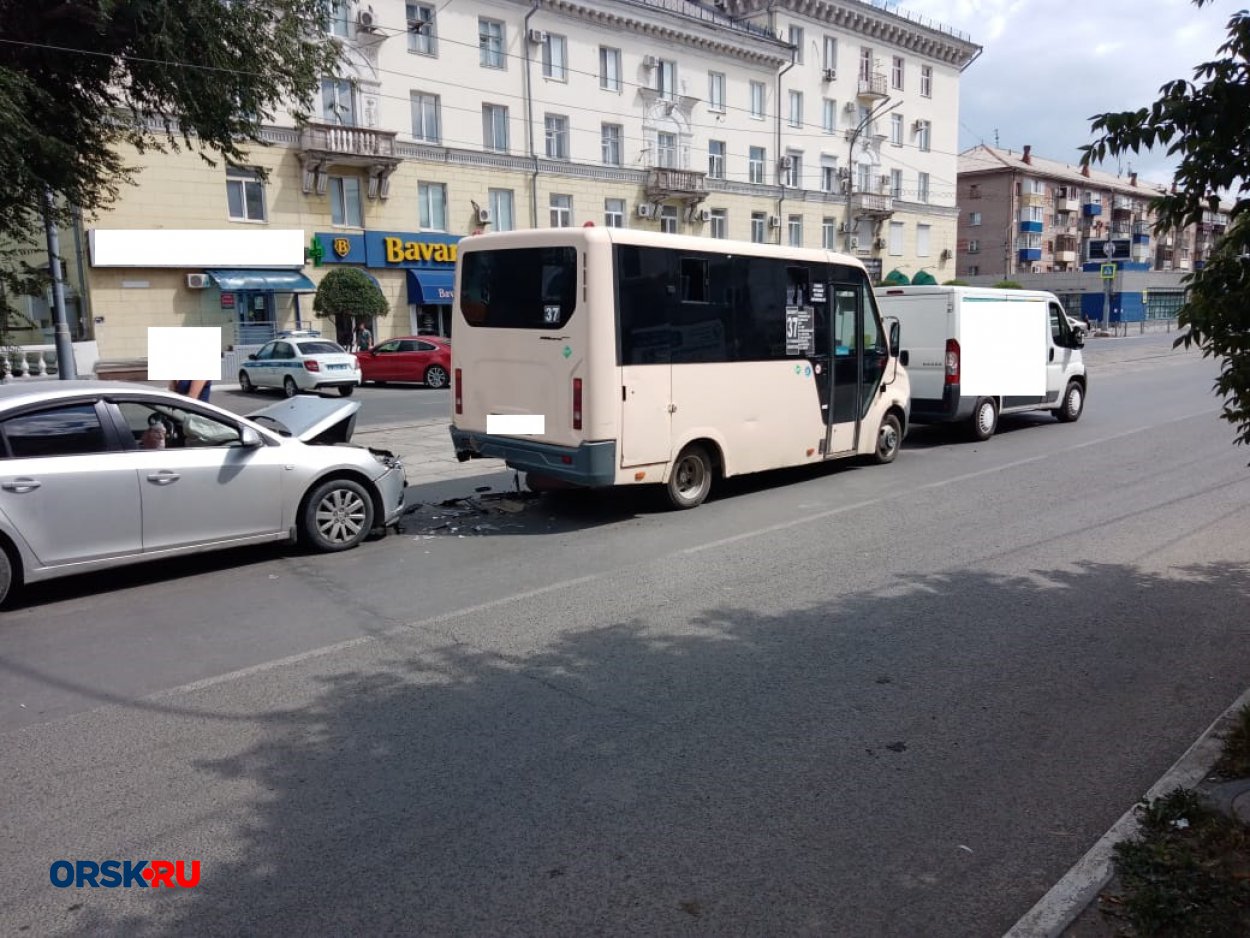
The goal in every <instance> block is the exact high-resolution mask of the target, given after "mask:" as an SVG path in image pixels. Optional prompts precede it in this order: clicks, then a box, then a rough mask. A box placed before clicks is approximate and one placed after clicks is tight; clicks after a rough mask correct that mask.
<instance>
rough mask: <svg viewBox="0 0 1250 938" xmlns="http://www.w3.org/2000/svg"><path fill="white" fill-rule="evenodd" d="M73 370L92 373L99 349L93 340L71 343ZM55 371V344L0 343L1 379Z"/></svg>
mask: <svg viewBox="0 0 1250 938" xmlns="http://www.w3.org/2000/svg"><path fill="white" fill-rule="evenodd" d="M73 348H74V370H75V371H77V373H78V377H80V378H89V377H92V376H93V375H94V374H95V363H96V362H97V361H99V360H100V349H99V346H97V345H96V343H95V342H74V343H73ZM56 373H57V360H56V346H55V345H14V346H7V347H6V346H0V380H4V381H11V380H16V379H19V378H46V377H48V376H50V375H55V374H56Z"/></svg>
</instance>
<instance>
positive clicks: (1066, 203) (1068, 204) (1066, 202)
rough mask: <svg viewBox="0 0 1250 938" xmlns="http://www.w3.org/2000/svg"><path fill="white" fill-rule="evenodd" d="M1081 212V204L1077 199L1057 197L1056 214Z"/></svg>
mask: <svg viewBox="0 0 1250 938" xmlns="http://www.w3.org/2000/svg"><path fill="white" fill-rule="evenodd" d="M1080 210H1081V203H1080V202H1078V201H1077V200H1076V199H1074V198H1071V197H1070V196H1064V195H1059V196H1055V211H1056V212H1079V211H1080Z"/></svg>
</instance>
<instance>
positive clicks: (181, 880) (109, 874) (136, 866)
mask: <svg viewBox="0 0 1250 938" xmlns="http://www.w3.org/2000/svg"><path fill="white" fill-rule="evenodd" d="M48 878H49V879H50V880H51V881H52V885H53V886H55V887H57V888H58V889H68V888H69V887H70V886H75V887H77V888H79V889H81V888H82V887H83V886H90V887H91V888H92V889H98V888H100V887H101V886H102V887H104V888H105V889H116V888H117V887H119V886H120V887H122V888H123V889H130V888H131V887H135V886H137V887H140V888H142V889H159V888H160V887H162V886H164V887H166V888H168V889H175V888H182V889H194V888H195V887H196V886H197V885H199V882H200V861H199V860H104V861H102V862H96V861H95V860H54V861H53V863H52V865H51V866H50V867H49V868H48Z"/></svg>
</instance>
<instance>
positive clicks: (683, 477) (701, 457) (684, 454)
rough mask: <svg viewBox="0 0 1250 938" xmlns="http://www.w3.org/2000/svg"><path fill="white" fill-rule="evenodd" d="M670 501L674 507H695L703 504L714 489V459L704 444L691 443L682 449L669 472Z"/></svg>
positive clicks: (668, 489)
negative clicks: (710, 456)
mask: <svg viewBox="0 0 1250 938" xmlns="http://www.w3.org/2000/svg"><path fill="white" fill-rule="evenodd" d="M666 488H667V491H668V501H669V504H671V505H672V506H673V507H674V508H695V507H698V506H699V505H702V504H703V500H704V499H705V498H707V496H708V493H709V492H710V491H712V460H711V459H710V458H709V457H708V454H707V450H706V449H704V448H703V447H702V446H698V445H691V446H687V447H686V448H685V449H683V450H682V451H681V454H680V455H679V456H678V457H677V461H676V462H675V463H673V471H672V472H671V473H669V477H668V485H667V486H666Z"/></svg>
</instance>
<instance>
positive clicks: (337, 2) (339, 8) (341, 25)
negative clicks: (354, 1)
mask: <svg viewBox="0 0 1250 938" xmlns="http://www.w3.org/2000/svg"><path fill="white" fill-rule="evenodd" d="M350 26H351V20H350V18H349V10H348V3H347V0H330V35H332V36H341V37H343V38H344V39H346V38H347V37H348V35H349V34H350Z"/></svg>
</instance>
